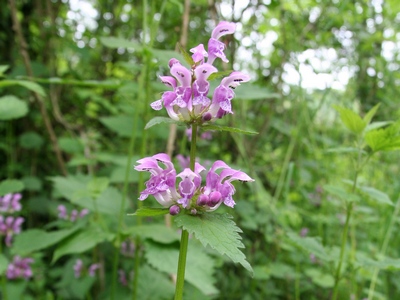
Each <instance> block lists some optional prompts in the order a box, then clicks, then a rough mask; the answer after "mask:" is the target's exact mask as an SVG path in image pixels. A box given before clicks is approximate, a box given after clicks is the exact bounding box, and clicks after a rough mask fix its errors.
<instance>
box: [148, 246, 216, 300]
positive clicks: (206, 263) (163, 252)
mask: <svg viewBox="0 0 400 300" xmlns="http://www.w3.org/2000/svg"><path fill="white" fill-rule="evenodd" d="M145 257H146V260H147V261H148V262H149V264H150V265H152V266H153V267H154V268H156V269H157V270H159V271H162V272H166V273H171V272H176V266H177V264H178V257H179V249H178V248H176V247H174V246H172V245H171V246H165V245H160V244H157V243H149V242H148V243H146V252H145ZM214 268H215V262H214V260H213V259H212V258H211V257H210V256H209V255H207V254H206V253H205V252H204V250H203V249H202V247H201V246H200V245H198V242H197V243H196V241H189V246H188V254H187V262H186V270H185V280H186V281H187V282H189V283H191V284H192V285H194V286H195V287H197V288H198V289H199V290H201V291H202V292H203V293H204V294H205V295H215V294H217V293H218V290H217V289H216V288H215V286H214V284H215V278H214V277H213V273H214Z"/></svg>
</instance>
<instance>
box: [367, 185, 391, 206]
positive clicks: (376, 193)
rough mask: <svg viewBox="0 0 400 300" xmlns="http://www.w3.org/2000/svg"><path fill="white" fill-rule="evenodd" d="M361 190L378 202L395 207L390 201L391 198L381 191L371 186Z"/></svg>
mask: <svg viewBox="0 0 400 300" xmlns="http://www.w3.org/2000/svg"><path fill="white" fill-rule="evenodd" d="M360 190H361V191H362V192H363V193H365V194H366V195H368V196H369V197H370V198H371V199H374V200H375V201H376V202H379V203H383V204H388V205H391V206H393V202H392V201H391V200H390V198H389V196H388V195H387V194H386V193H384V192H382V191H380V190H377V189H375V188H373V187H369V186H361V187H360Z"/></svg>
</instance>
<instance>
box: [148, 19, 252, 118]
mask: <svg viewBox="0 0 400 300" xmlns="http://www.w3.org/2000/svg"><path fill="white" fill-rule="evenodd" d="M235 28H236V25H235V24H234V23H230V22H225V21H223V22H220V23H219V24H218V25H217V27H215V29H214V30H213V31H212V34H211V38H210V40H209V41H208V51H206V50H205V48H204V45H203V44H200V45H198V46H196V47H194V48H192V49H190V52H192V53H193V55H192V63H193V64H192V66H191V69H190V70H189V69H187V68H186V67H184V66H183V65H182V64H181V62H180V61H179V60H177V59H175V58H172V59H171V60H170V61H169V67H170V73H171V75H172V76H160V79H161V81H162V83H164V84H165V85H166V86H168V87H170V88H171V89H172V90H171V91H167V92H164V93H163V94H162V97H161V99H159V100H157V101H155V102H153V103H151V107H152V108H153V109H155V110H161V109H162V107H163V106H164V107H165V109H166V110H167V113H168V115H169V117H170V118H171V119H174V120H176V121H184V122H188V123H190V122H194V121H195V122H200V123H204V122H209V121H213V120H215V119H220V118H222V117H223V116H224V115H226V114H233V111H232V105H231V100H232V99H233V98H234V96H235V93H234V92H233V89H235V88H236V87H237V86H238V85H240V83H242V82H246V81H249V80H250V77H249V76H248V75H246V74H244V73H242V72H232V73H231V74H230V75H229V76H227V77H225V78H223V79H222V81H221V83H220V84H219V86H218V87H217V88H216V89H215V90H214V93H213V96H212V98H211V99H210V98H208V94H209V90H210V83H209V81H208V79H209V77H210V75H211V74H213V73H217V72H218V69H217V68H216V67H215V66H213V63H214V61H215V59H217V58H220V59H221V60H222V61H224V62H228V59H227V58H226V56H225V53H224V50H225V44H224V43H222V42H221V41H220V40H219V39H220V38H221V37H222V36H224V35H227V34H233V33H234V31H235Z"/></svg>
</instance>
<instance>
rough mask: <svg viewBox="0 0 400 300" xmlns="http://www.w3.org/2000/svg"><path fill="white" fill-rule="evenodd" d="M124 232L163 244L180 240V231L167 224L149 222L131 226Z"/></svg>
mask: <svg viewBox="0 0 400 300" xmlns="http://www.w3.org/2000/svg"><path fill="white" fill-rule="evenodd" d="M124 234H127V235H134V236H140V237H141V238H143V239H151V240H153V241H155V242H158V243H162V244H170V243H173V242H176V241H179V235H178V233H177V232H176V231H175V230H174V229H172V228H169V227H166V226H165V225H160V224H149V225H141V226H134V227H130V228H129V229H127V230H126V231H124Z"/></svg>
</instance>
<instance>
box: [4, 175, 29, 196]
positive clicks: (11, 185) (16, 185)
mask: <svg viewBox="0 0 400 300" xmlns="http://www.w3.org/2000/svg"><path fill="white" fill-rule="evenodd" d="M23 189H24V184H23V182H22V181H20V180H15V179H7V180H4V181H2V182H0V196H4V195H6V194H13V193H18V192H20V191H22V190H23Z"/></svg>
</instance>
